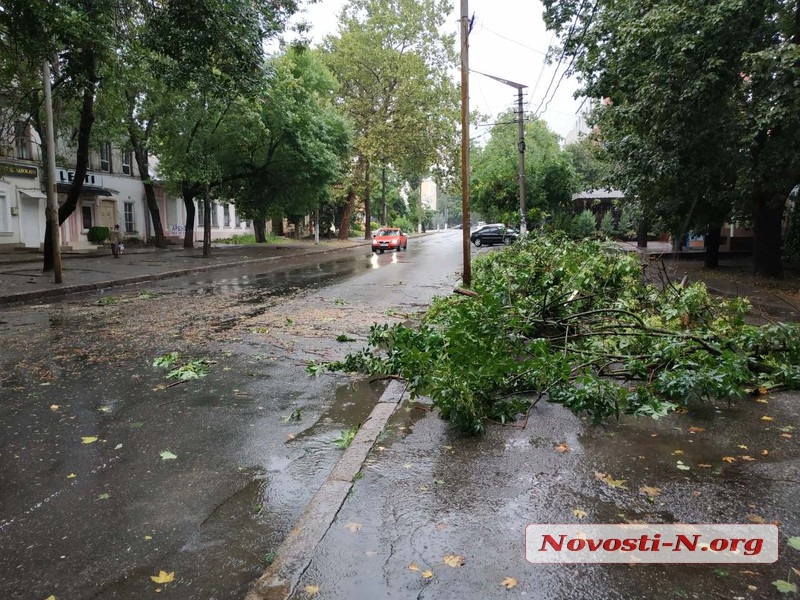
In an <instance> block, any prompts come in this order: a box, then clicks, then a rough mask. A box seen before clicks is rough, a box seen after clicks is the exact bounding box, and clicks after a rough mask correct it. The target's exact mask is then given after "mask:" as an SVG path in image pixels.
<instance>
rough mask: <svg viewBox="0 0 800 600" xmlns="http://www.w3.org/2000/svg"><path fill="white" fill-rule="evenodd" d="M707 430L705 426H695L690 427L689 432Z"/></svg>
mask: <svg viewBox="0 0 800 600" xmlns="http://www.w3.org/2000/svg"><path fill="white" fill-rule="evenodd" d="M705 430H706V428H705V427H694V426H692V427H689V433H701V432H703V431H705Z"/></svg>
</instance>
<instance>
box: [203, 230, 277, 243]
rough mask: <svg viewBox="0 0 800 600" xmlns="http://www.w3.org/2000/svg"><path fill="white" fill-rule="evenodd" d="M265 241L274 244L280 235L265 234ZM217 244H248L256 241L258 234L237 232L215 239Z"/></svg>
mask: <svg viewBox="0 0 800 600" xmlns="http://www.w3.org/2000/svg"><path fill="white" fill-rule="evenodd" d="M265 238H266V239H265V243H267V244H274V243H275V242H277V241H278V236H277V235H275V234H274V233H272V232H269V233H268V234H266V236H265ZM214 243H215V244H234V245H239V246H246V245H250V244H255V243H256V236H255V234H253V233H237V234H234V235H232V236H231V237H228V238H222V239H217V240H214Z"/></svg>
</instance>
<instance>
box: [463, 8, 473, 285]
mask: <svg viewBox="0 0 800 600" xmlns="http://www.w3.org/2000/svg"><path fill="white" fill-rule="evenodd" d="M461 245H462V248H463V253H464V257H463V261H464V266H463V269H462V273H461V279H462V280H463V283H464V286H465V287H470V286H471V285H472V263H471V257H470V248H469V0H461Z"/></svg>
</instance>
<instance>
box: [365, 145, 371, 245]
mask: <svg viewBox="0 0 800 600" xmlns="http://www.w3.org/2000/svg"><path fill="white" fill-rule="evenodd" d="M369 175H370V173H369V160H366V161H364V221H365V223H364V239H365V240H371V239H372V210H371V209H370V205H369V200H370V197H369V196H370V193H371V192H372V188H371V186H370V179H369Z"/></svg>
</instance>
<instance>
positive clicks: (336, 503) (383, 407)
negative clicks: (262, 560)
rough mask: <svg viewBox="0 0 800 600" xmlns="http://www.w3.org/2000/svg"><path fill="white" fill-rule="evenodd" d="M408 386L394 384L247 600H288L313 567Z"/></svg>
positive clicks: (388, 388)
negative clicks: (321, 543) (306, 572)
mask: <svg viewBox="0 0 800 600" xmlns="http://www.w3.org/2000/svg"><path fill="white" fill-rule="evenodd" d="M404 391H405V387H404V386H403V384H402V383H400V382H399V381H392V382H391V383H390V384H389V386H388V387H387V388H386V391H385V392H384V393H383V395H382V396H381V398H380V400H379V401H378V404H377V405H376V406H375V408H374V409H372V412H371V413H370V415H369V417H368V418H367V420H366V421H365V422H364V424H363V425H362V426H361V428H360V429H359V430H358V433H357V434H356V437H355V439H354V440H353V442H352V443H351V444H350V446H349V447H348V448H347V450H345V452H344V454H343V455H342V457H341V458H340V459H339V462H337V463H336V466H335V467H334V468H333V470H332V471H331V474H330V475H329V476H328V478H327V479H326V480H325V483H323V484H322V486H321V487H320V488H319V490H317V492H316V493H315V494H314V496H313V497H312V498H311V501H310V502H309V503H308V505H307V506H306V508H305V510H304V511H303V513H302V514H301V515H300V517H299V518H298V520H297V522H296V523H295V524H294V527H293V528H292V531H291V533H290V534H289V536H288V537H287V538H286V539H285V540H284V541H283V543H282V544H281V545H280V546H279V547H278V550H277V557H276V558H275V561H274V562H273V563H272V564H271V565H270V566H268V567H267V568H266V570H265V571H264V574H263V575H262V576H261V577H260V578H259V579H258V581H256V582H255V584H253V587H252V588H250V591H249V592H248V593H247V595H246V596H245V600H287V599H288V598H289V597H291V595H292V594H293V593H294V591H295V588H296V587H297V584H298V583H299V581H300V578H301V577H302V576H303V573H305V571H306V569H308V566H309V565H310V564H311V559H312V557H313V555H314V550H316V548H317V546H318V545H319V543H320V542H321V541H322V539H323V538H324V537H325V534H326V533H327V532H328V530H329V529H330V527H331V525H332V524H333V522H334V520H336V515H337V514H338V513H339V509H341V507H342V504H344V501H345V499H346V498H347V494H349V493H350V489H351V488H352V487H353V482H354V481H355V479H356V476H357V475H358V473H359V472H360V471H361V466H362V465H363V463H364V460H365V459H366V458H367V454H369V452H370V450H372V447H373V446H374V445H375V442H376V441H377V439H378V436H380V434H381V433H382V432H383V429H384V427H386V423H387V422H388V421H389V418H390V417H391V416H392V415H393V414H394V412H395V410H396V409H397V407H398V406H399V405H400V402H401V400H402V398H403V392H404Z"/></svg>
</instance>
